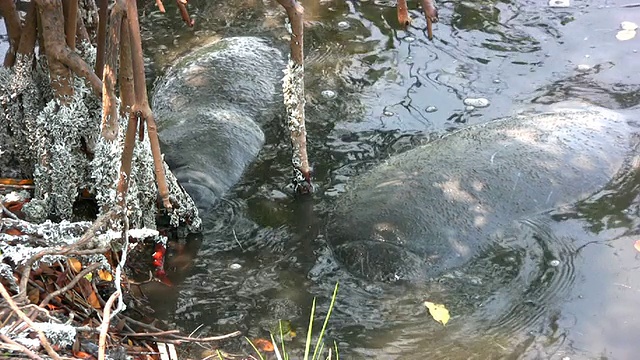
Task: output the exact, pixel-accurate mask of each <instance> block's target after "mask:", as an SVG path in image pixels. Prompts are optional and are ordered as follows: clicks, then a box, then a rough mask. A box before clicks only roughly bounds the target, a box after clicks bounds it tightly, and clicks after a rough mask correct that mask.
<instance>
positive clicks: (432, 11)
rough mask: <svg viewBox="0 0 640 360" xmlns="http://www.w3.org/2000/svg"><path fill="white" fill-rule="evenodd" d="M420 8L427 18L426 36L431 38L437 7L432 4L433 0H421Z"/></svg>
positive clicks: (436, 20)
mask: <svg viewBox="0 0 640 360" xmlns="http://www.w3.org/2000/svg"><path fill="white" fill-rule="evenodd" d="M422 10H423V11H424V16H425V17H426V18H427V36H428V37H429V40H433V25H432V23H436V22H438V9H436V7H435V5H434V4H433V0H422Z"/></svg>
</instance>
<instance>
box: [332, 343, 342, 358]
mask: <svg viewBox="0 0 640 360" xmlns="http://www.w3.org/2000/svg"><path fill="white" fill-rule="evenodd" d="M333 348H334V349H335V350H336V360H340V354H339V353H338V343H337V342H336V341H335V340H333Z"/></svg>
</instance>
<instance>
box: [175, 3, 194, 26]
mask: <svg viewBox="0 0 640 360" xmlns="http://www.w3.org/2000/svg"><path fill="white" fill-rule="evenodd" d="M176 4H178V9H180V15H181V16H182V20H184V22H185V23H187V25H189V27H192V26H193V24H194V23H195V22H194V21H193V20H192V19H191V18H190V17H189V12H188V11H187V0H176Z"/></svg>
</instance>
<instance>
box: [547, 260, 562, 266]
mask: <svg viewBox="0 0 640 360" xmlns="http://www.w3.org/2000/svg"><path fill="white" fill-rule="evenodd" d="M559 265H560V260H556V259H553V260H551V261H549V266H552V267H558V266H559Z"/></svg>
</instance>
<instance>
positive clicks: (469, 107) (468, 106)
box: [464, 105, 476, 111]
mask: <svg viewBox="0 0 640 360" xmlns="http://www.w3.org/2000/svg"><path fill="white" fill-rule="evenodd" d="M475 108H476V107H475V106H472V105H467V107H465V108H464V109H465V110H466V111H473V110H475Z"/></svg>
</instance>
